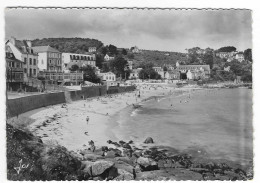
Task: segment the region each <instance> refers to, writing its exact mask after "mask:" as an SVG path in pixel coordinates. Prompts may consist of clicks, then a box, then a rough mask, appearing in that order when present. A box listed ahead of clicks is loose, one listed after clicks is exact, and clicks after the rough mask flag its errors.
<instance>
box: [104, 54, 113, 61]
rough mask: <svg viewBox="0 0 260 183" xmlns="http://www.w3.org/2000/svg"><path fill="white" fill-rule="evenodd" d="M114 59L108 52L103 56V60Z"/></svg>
mask: <svg viewBox="0 0 260 183" xmlns="http://www.w3.org/2000/svg"><path fill="white" fill-rule="evenodd" d="M114 59H115V57H114V56H111V55H108V54H106V55H105V57H104V60H105V61H109V60H114Z"/></svg>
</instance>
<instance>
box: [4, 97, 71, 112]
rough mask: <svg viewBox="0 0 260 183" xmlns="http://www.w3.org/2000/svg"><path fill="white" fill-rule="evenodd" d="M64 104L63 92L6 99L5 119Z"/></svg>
mask: <svg viewBox="0 0 260 183" xmlns="http://www.w3.org/2000/svg"><path fill="white" fill-rule="evenodd" d="M65 102H66V101H65V95H64V92H59V93H44V94H39V95H31V96H26V97H21V98H15V99H8V101H7V106H6V107H7V117H14V116H16V115H19V114H22V113H25V112H27V111H30V110H34V109H38V108H41V107H46V106H50V105H56V104H61V103H65Z"/></svg>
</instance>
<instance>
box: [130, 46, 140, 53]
mask: <svg viewBox="0 0 260 183" xmlns="http://www.w3.org/2000/svg"><path fill="white" fill-rule="evenodd" d="M130 50H131V52H132V53H139V52H140V50H139V48H138V47H137V46H134V47H132V48H131V49H130Z"/></svg>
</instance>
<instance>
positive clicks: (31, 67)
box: [6, 37, 39, 80]
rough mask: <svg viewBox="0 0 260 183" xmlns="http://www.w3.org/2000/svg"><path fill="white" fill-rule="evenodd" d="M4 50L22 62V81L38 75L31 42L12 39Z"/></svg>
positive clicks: (35, 55) (35, 56)
mask: <svg viewBox="0 0 260 183" xmlns="http://www.w3.org/2000/svg"><path fill="white" fill-rule="evenodd" d="M6 49H8V50H10V52H12V53H13V54H14V57H15V58H16V59H17V60H20V61H22V62H23V66H22V67H23V72H24V80H27V79H28V78H30V77H37V75H38V72H39V70H38V54H37V53H34V52H33V49H32V42H31V41H28V40H27V41H25V40H16V39H15V38H14V37H12V38H11V39H10V40H8V41H7V42H6Z"/></svg>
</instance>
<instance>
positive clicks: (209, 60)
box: [202, 48, 214, 69]
mask: <svg viewBox="0 0 260 183" xmlns="http://www.w3.org/2000/svg"><path fill="white" fill-rule="evenodd" d="M213 54H214V50H213V49H210V48H207V49H206V50H205V54H203V56H202V60H203V62H204V63H205V64H207V65H209V66H210V69H212V67H213V63H214V62H213V58H214V57H213Z"/></svg>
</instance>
